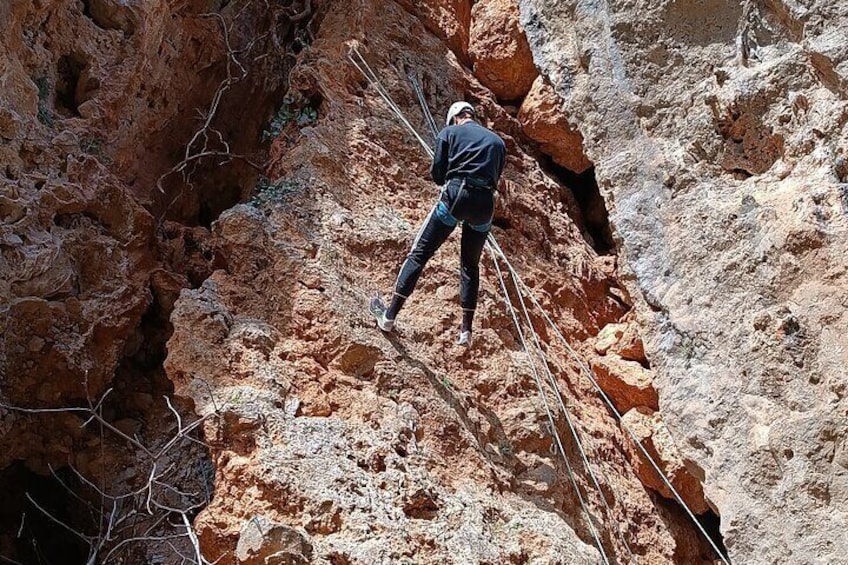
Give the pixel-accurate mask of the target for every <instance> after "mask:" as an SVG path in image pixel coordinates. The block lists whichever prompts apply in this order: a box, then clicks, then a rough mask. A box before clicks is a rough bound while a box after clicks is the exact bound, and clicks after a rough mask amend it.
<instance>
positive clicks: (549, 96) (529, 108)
mask: <svg viewBox="0 0 848 565" xmlns="http://www.w3.org/2000/svg"><path fill="white" fill-rule="evenodd" d="M561 107H562V100H560V98H559V95H557V93H556V91H554V89H553V88H552V87H551V85H550V84H548V82H547V80H546V79H545V77H544V76H541V75H540V76H538V77H536V80H535V81H533V87H532V88H531V89H530V92H529V93H528V94H527V97H526V98H525V99H524V102H522V103H521V108H520V110H519V112H518V121H519V122H521V127H522V129H523V130H524V133H526V134H527V136H528V137H530V138H531V139H533V140H534V141H538V142H539V144H540V149H541V150H542V152H543V153H545V154H546V155H549V156H550V157H551V159H553V161H554V163H556V164H557V165H561V166H563V167H565V168H566V169H568V170H570V171H574V172H575V173H582V172H584V171H585V170H586V169H588V168H589V167H591V166H592V162H591V161H589V159H588V158H587V157H586V155H585V154H584V153H583V136H581V135H580V132H579V131H577V130H576V128H574V127H573V126H571V125H570V124H569V123H568V119H567V117H566V115H565V114H564V113H563V112H562V110H561Z"/></svg>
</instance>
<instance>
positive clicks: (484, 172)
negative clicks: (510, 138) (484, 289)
mask: <svg viewBox="0 0 848 565" xmlns="http://www.w3.org/2000/svg"><path fill="white" fill-rule="evenodd" d="M476 117H477V114H476V112H475V110H474V107H473V106H472V105H471V104H469V103H468V102H456V103H454V104H452V105H451V107H450V109H449V110H448V115H447V120H446V123H445V128H444V129H442V131H441V132H440V133H439V135H438V137H437V139H436V151H435V155H434V156H433V165H432V167H431V169H430V175H431V176H432V177H433V181H434V182H435V183H436V184H438V185H440V186H442V190H441V194H440V196H439V201H438V202H437V203H436V205H435V206H434V207H433V209H432V210H431V211H430V214H429V215H428V216H427V218H426V219H425V221H424V225H423V226H421V229H420V231H419V232H418V235H417V236H416V238H415V241H414V242H413V243H412V250H411V251H410V252H409V255H408V256H407V257H406V260H405V261H404V262H403V265H402V266H401V268H400V273H398V277H397V282H396V283H395V291H394V295H393V296H392V302H391V304H390V305H389V307H388V308H386V306H385V304H384V303H383V301H382V300H381V299H380V297H379V296H375V297H374V298H372V299H371V305H370V310H371V313H372V314H373V315H374V316H375V317H376V318H377V325H378V326H379V328H380V329H381V330H383V331H384V332H390V331H392V330H393V329H394V324H395V319H396V318H397V315H398V312H400V309H401V308H402V307H403V304H404V302H405V301H406V300H407V299H408V298H409V296H410V295H411V294H412V291H413V290H414V289H415V284H416V283H417V282H418V277H419V276H420V275H421V271H422V270H423V269H424V265H426V264H427V261H429V260H430V258H431V257H432V256H433V254H434V253H435V252H436V250H437V249H438V248H439V247H440V246H441V245H442V244H443V243H444V242H445V240H446V239H447V238H448V236H449V235H450V234H451V232H452V231H453V229H454V228H455V227H456V225H457V224H458V223H459V222H460V221H461V222H462V239H461V252H460V258H461V264H462V267H461V271H460V304H461V306H462V326H461V328H460V333H459V340H458V341H457V344H458V345H465V346H470V345H471V324H472V322H473V320H474V310H475V309H476V307H477V291H478V288H479V286H480V270H479V263H480V255H481V254H482V253H483V246H484V245H485V244H486V236H487V235H488V233H489V229H491V227H492V217H493V216H494V211H495V190H496V188H497V186H498V182H499V181H500V176H501V173H502V172H503V167H504V160H505V158H506V145H505V144H504V142H503V140H502V139H501V138H500V137H498V135H497V134H495V133H494V132H492V131H490V130H488V129H486V128H485V127H483V126H482V125H480V124H479V123H478V122H477V121H476Z"/></svg>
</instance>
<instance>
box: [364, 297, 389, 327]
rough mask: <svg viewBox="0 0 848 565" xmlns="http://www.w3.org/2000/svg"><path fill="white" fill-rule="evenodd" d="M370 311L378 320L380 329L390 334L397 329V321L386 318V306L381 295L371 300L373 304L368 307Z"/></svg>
mask: <svg viewBox="0 0 848 565" xmlns="http://www.w3.org/2000/svg"><path fill="white" fill-rule="evenodd" d="M368 310H369V311H370V312H371V315H372V316H374V318H376V319H377V327H378V328H380V329H381V330H383V331H384V332H390V331H392V330H393V329H395V321H394V320H391V319H389V318H387V317H386V305H385V303H384V302H383V299H382V298H380V297H379V295H378V296H374V298H372V299H371V303H370V304H369V305H368Z"/></svg>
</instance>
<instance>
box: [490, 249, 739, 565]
mask: <svg viewBox="0 0 848 565" xmlns="http://www.w3.org/2000/svg"><path fill="white" fill-rule="evenodd" d="M490 236H491V234H490ZM488 242H489V244H490V245H491V246H492V247H494V248H495V249H496V250H497V252H498V256H499V257H500V258H501V259H503V261H504V263H505V264H506V266H507V270H508V271H509V272H510V273H511V274H513V276H514V277H515V279H516V280H517V281H518V284H519V286H520V287H521V289H522V290H523V291H524V292H525V293H526V294H527V296H528V297H529V298H530V301H531V302H532V303H533V304H534V305H535V306H536V308H537V309H538V310H539V312H540V313H541V315H542V317H543V318H544V319H545V321H546V322H547V323H548V325H549V326H550V327H551V329H552V330H553V332H554V335H556V336H557V338H558V339H559V340H560V341H561V342H562V344H563V346H564V347H565V349H566V351H567V352H568V354H569V355H570V356H571V358H572V359H573V360H574V361H575V362H576V363H577V365H578V366H579V367H580V369H581V372H582V373H583V374H584V375H585V376H586V378H587V379H588V380H589V382H590V383H591V384H592V386H593V387H594V389H595V390H596V391H597V392H598V394H599V395H600V397H601V398H602V399H603V401H604V403H605V404H606V405H607V407H608V408H609V409H610V410H611V411H612V413H613V414H614V415H615V417H616V420H618V423H619V425H620V426H621V428H622V429H623V430H625V431H626V432H627V434H628V435H629V436H630V437H631V439H632V440H633V443H635V444H636V447H638V448H639V450H640V451H641V452H642V455H644V456H645V458H646V459H647V460H648V462H649V463H650V464H651V467H653V469H654V471H655V472H656V474H657V475H658V476H659V477H660V479H661V480H662V482H663V484H665V486H666V487H667V488H668V490H669V491H671V493H672V495H673V496H674V499H675V500H676V501H677V502H678V503H679V504H680V506H682V507H683V509H684V510H685V511H686V514H687V515H688V516H689V518H690V519H691V520H692V522H693V523H694V524H695V526H696V527H697V529H698V531H700V532H701V534H703V536H704V538H705V539H706V540H707V542H708V543H709V544H710V547H712V549H713V551H715V552H716V555H718V556H719V558H720V559H721V561H722V563H724V565H730V561H728V559H727V557H725V555H724V553H723V552H722V551H721V550H720V549H719V548H718V546H717V545H716V543H715V542H714V541H713V539H712V538H711V537H710V535H709V534H708V533H707V531H706V529H704V527H703V526H702V525H701V522H699V521H698V519H697V518H696V517H695V513H694V512H692V510H691V509H690V508H689V505H688V504H686V502H684V501H683V498H682V497H681V496H680V493H679V492H678V491H677V489H676V488H675V487H674V485H672V484H671V480H669V478H668V477H667V476H666V474H665V473H664V472H663V471H662V469H661V468H660V466H659V465H658V464H657V462H656V461H655V460H654V458H653V457H652V456H651V454H650V453H649V452H648V450H647V449H646V448H645V446H644V445H642V442H641V441H640V440H639V438H638V436H637V435H636V434H635V432H633V430H632V429H631V428H630V426H628V425H627V424H626V423H624V420H623V419H622V415H621V413H620V412H619V411H618V409H617V408H616V407H615V404H613V402H612V400H610V398H609V396H608V395H607V393H606V392H604V389H602V388H601V386H600V385H599V384H598V381H597V380H596V379H595V377H594V376H593V373H592V371H591V369H589V367H588V366H587V365H586V363H585V362H584V361H583V359H582V358H581V357H580V356H579V355H578V354H577V352H576V351H575V350H574V349H573V348H572V347H571V345H570V344H569V343H568V340H567V339H565V336H564V335H563V334H562V332H561V331H560V329H559V327H558V326H557V325H556V324H555V323H554V321H553V320H551V317H550V316H549V315H548V313H547V312H546V311H545V309H544V308H543V307H542V305H541V304H540V303H539V301H538V300H537V299H536V297H535V296H534V295H533V292H532V291H531V290H530V288H529V287H528V286H527V285H526V284H525V283H524V281H522V280H521V277H520V276H519V275H518V273H517V272H516V271H515V269H514V268H513V267H512V265H511V264H510V262H509V259H507V258H506V255H505V254H504V253H503V250H502V249H501V248H500V246H499V245H498V243H497V241H495V239H494V237H490V238H489V240H488Z"/></svg>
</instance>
